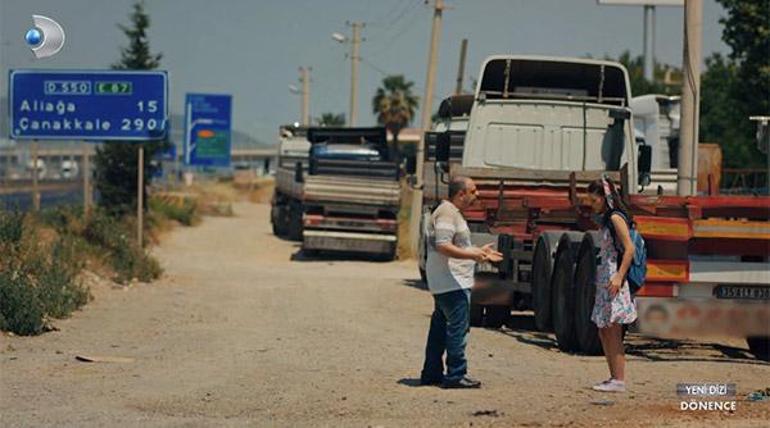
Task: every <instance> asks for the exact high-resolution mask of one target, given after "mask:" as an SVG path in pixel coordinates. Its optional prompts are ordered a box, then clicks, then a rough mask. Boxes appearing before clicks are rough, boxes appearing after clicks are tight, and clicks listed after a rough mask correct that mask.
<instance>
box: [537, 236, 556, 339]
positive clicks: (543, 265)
mask: <svg viewBox="0 0 770 428" xmlns="http://www.w3.org/2000/svg"><path fill="white" fill-rule="evenodd" d="M558 240H559V234H558V233H554V232H545V233H543V234H542V235H540V237H539V238H538V240H537V244H536V245H535V253H534V254H533V256H532V309H533V310H534V312H535V327H537V329H538V330H539V331H553V321H552V319H551V306H552V305H551V274H552V273H553V255H554V253H555V252H556V244H557V243H558Z"/></svg>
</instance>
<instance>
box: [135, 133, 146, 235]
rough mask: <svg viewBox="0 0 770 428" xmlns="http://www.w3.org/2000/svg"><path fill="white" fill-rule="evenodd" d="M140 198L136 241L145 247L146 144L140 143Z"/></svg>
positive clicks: (138, 201) (137, 208)
mask: <svg viewBox="0 0 770 428" xmlns="http://www.w3.org/2000/svg"><path fill="white" fill-rule="evenodd" d="M137 169H138V170H137V174H136V175H137V177H138V178H137V186H136V188H137V189H138V190H137V193H138V197H137V199H136V239H137V240H138V242H139V246H140V247H144V233H143V231H144V225H143V220H144V144H143V143H139V161H138V162H137Z"/></svg>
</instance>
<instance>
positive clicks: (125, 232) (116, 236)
mask: <svg viewBox="0 0 770 428" xmlns="http://www.w3.org/2000/svg"><path fill="white" fill-rule="evenodd" d="M131 232H132V230H131V227H130V225H126V224H124V223H121V222H119V221H118V220H117V219H115V218H114V217H112V216H109V215H107V214H106V213H104V212H103V211H95V212H94V213H92V214H91V216H89V219H88V224H87V226H86V227H85V230H84V232H83V234H84V237H85V239H86V240H87V241H88V242H89V243H91V244H92V245H95V246H97V247H98V248H103V249H104V250H106V255H107V259H108V260H109V262H110V265H111V266H112V269H113V270H114V271H115V278H114V280H115V281H117V282H119V283H126V282H128V281H131V280H132V279H134V278H136V279H138V280H140V281H143V282H149V281H152V280H153V279H156V278H158V277H159V276H160V275H161V273H163V270H162V269H161V267H160V264H159V263H158V261H157V260H155V259H154V258H153V257H152V256H150V255H149V254H147V252H146V251H145V250H144V249H143V248H141V247H140V246H139V244H138V243H137V241H136V240H134V239H132V238H131V236H132V233H131Z"/></svg>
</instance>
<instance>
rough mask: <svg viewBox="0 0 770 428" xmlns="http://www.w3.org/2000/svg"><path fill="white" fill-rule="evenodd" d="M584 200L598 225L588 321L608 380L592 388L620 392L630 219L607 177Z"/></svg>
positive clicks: (631, 317) (629, 310)
mask: <svg viewBox="0 0 770 428" xmlns="http://www.w3.org/2000/svg"><path fill="white" fill-rule="evenodd" d="M588 200H589V202H590V205H591V208H592V209H593V212H594V213H595V214H597V216H596V222H597V223H598V224H599V226H600V230H599V236H600V239H599V246H600V249H599V256H600V257H601V262H600V264H599V266H597V268H596V300H595V301H594V308H593V312H592V313H591V321H593V322H594V324H596V326H597V327H598V328H599V339H600V340H601V343H602V349H603V350H604V356H605V357H606V358H607V364H608V365H609V369H610V378H609V379H607V380H605V381H603V382H601V383H598V384H596V385H594V386H593V389H594V390H596V391H602V392H624V391H625V390H626V386H625V366H626V357H625V353H624V350H623V325H624V324H630V323H632V322H634V321H635V320H636V307H635V306H634V302H633V300H632V299H631V292H630V290H629V287H628V281H627V280H626V274H627V273H628V269H629V268H630V267H631V263H632V261H633V259H634V244H633V242H632V240H631V234H630V232H629V225H631V224H632V223H633V218H632V217H631V214H630V213H629V211H628V208H627V207H626V206H625V205H624V204H623V201H622V200H621V198H620V195H619V194H618V192H617V189H616V187H615V184H614V183H613V182H612V180H611V179H610V178H609V177H602V178H601V179H600V180H595V181H593V182H591V183H590V184H589V185H588Z"/></svg>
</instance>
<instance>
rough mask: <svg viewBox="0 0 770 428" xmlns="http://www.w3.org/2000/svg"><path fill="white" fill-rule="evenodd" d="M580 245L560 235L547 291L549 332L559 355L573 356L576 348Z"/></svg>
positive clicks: (576, 240)
mask: <svg viewBox="0 0 770 428" xmlns="http://www.w3.org/2000/svg"><path fill="white" fill-rule="evenodd" d="M579 244H580V241H579V240H578V239H577V237H575V236H574V235H573V234H570V233H564V234H563V235H562V237H561V239H559V245H558V246H557V249H556V258H555V259H554V269H553V275H552V277H551V290H552V291H553V295H552V299H551V301H552V307H551V312H552V314H553V330H554V333H556V341H557V343H558V346H559V349H561V350H562V351H563V352H575V351H577V350H578V349H579V348H578V342H577V335H576V331H575V291H576V290H575V287H574V274H575V259H576V257H577V248H576V247H577V246H578V245H579Z"/></svg>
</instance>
